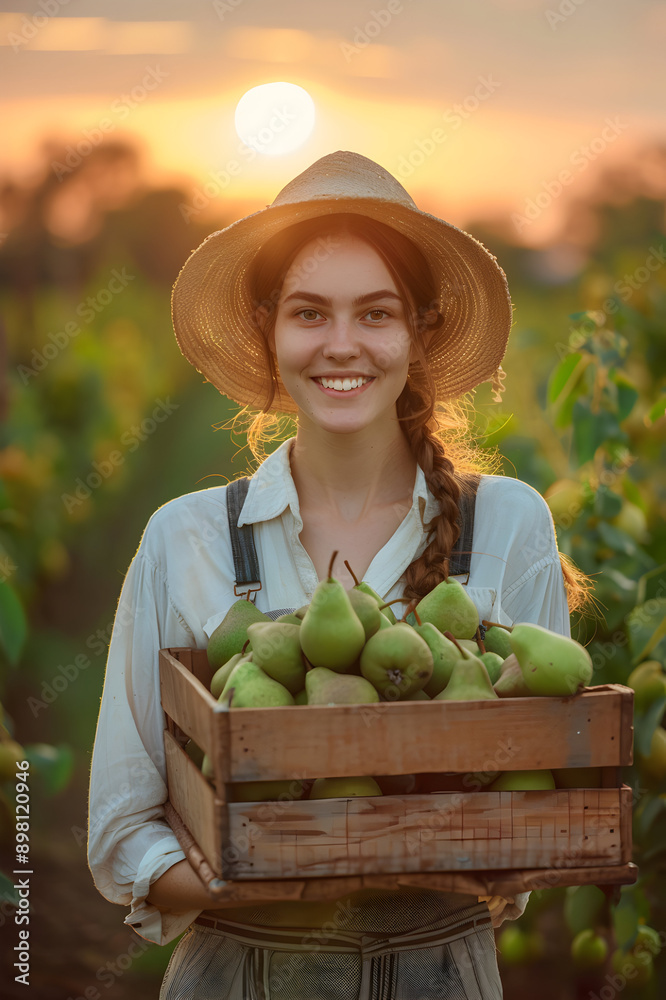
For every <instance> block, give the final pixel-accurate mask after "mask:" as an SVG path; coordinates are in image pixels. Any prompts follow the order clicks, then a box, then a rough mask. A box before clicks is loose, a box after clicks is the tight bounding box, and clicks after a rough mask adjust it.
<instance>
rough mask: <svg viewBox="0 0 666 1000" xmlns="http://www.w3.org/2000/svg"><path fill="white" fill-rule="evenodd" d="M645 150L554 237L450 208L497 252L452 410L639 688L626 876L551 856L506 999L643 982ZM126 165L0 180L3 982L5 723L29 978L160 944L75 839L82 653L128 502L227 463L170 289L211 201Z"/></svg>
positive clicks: (648, 937)
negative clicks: (553, 551) (462, 403)
mask: <svg viewBox="0 0 666 1000" xmlns="http://www.w3.org/2000/svg"><path fill="white" fill-rule="evenodd" d="M649 155H650V156H651V158H652V163H653V166H655V170H654V171H653V176H657V174H658V176H660V177H661V179H662V187H661V189H659V187H658V185H655V184H654V183H652V184H651V185H650V184H648V183H647V182H646V181H645V180H644V178H643V176H642V175H641V174H640V173H639V172H632V171H626V172H623V173H621V174H617V175H613V176H610V175H609V176H607V177H605V178H604V180H603V183H601V182H600V184H599V194H598V198H597V200H596V201H595V202H589V203H586V204H572V206H571V210H570V215H569V219H568V222H567V223H566V225H565V226H564V229H563V232H562V234H561V238H560V239H559V241H557V243H556V244H554V245H553V246H551V247H547V248H544V249H542V250H539V251H537V250H530V249H528V248H526V247H524V246H521V245H519V244H518V242H517V235H516V232H515V229H512V228H511V227H510V225H509V223H508V221H507V223H506V226H504V227H502V226H500V224H499V223H497V222H495V223H494V224H493V225H492V226H491V224H490V223H484V222H483V221H482V220H477V221H476V222H475V221H474V220H470V221H469V223H468V227H467V228H468V229H469V230H470V231H471V232H472V233H474V235H476V236H477V237H478V238H479V239H481V240H482V242H484V243H485V244H486V245H487V246H488V247H489V249H491V250H492V252H493V253H495V254H496V255H497V257H498V259H499V261H500V263H501V264H502V265H503V266H504V268H505V270H506V271H507V276H508V279H509V286H510V288H511V290H512V297H513V301H514V304H515V324H514V328H513V332H512V337H511V341H510V347H509V350H508V353H507V356H506V358H505V361H504V365H503V366H504V368H505V370H506V372H507V378H506V383H505V384H506V391H505V393H504V397H503V401H502V403H500V404H498V403H494V402H492V400H491V395H490V390H489V387H488V386H487V385H484V386H482V387H480V388H479V389H478V390H477V392H476V395H475V397H474V400H473V401H474V404H475V415H474V419H473V426H474V433H475V435H476V437H477V441H478V443H479V444H480V445H481V446H482V447H483V448H484V449H487V450H488V453H489V455H490V456H492V455H494V454H495V453H499V455H500V456H501V465H502V468H503V471H504V472H505V474H507V475H510V476H515V477H517V478H519V479H522V480H524V481H526V482H527V483H529V484H530V485H531V486H533V487H534V488H535V489H537V490H538V491H539V492H541V493H542V494H543V495H545V496H546V497H547V499H548V502H549V505H550V507H551V510H552V513H553V517H554V520H555V524H556V529H557V537H558V543H559V548H560V550H561V551H562V552H564V553H566V554H567V555H568V556H570V557H571V559H573V561H574V562H575V563H576V564H577V565H578V566H579V567H580V568H581V569H582V570H584V571H585V572H586V573H587V574H589V575H590V576H591V578H592V580H593V582H594V591H593V595H594V608H593V610H592V611H588V612H587V613H586V615H585V616H583V617H581V616H579V615H574V616H573V617H572V634H573V635H574V637H575V638H577V639H578V640H579V641H580V642H583V643H584V644H585V645H586V646H587V647H588V649H589V651H590V654H591V655H592V659H593V663H594V668H595V670H594V677H593V683H594V684H605V683H612V682H618V683H622V684H626V683H627V681H628V680H629V679H630V678H631V683H632V686H635V690H636V697H635V719H634V725H635V763H634V765H633V766H632V767H631V768H629V769H627V770H626V773H625V775H624V780H625V782H626V783H627V784H629V785H630V786H631V787H632V789H633V792H634V860H635V862H636V863H637V864H638V866H639V871H640V874H639V879H638V882H637V883H636V884H635V885H633V886H629V887H626V888H624V889H623V890H622V891H617V892H615V893H613V892H611V893H608V894H604V893H603V892H601V891H600V890H598V889H595V888H590V887H585V888H579V889H573V890H572V889H565V888H564V887H561V886H559V887H558V885H557V880H556V879H554V880H553V886H552V887H551V888H549V889H546V890H543V891H540V892H534V893H533V894H532V897H531V899H530V902H529V904H528V907H527V910H526V912H525V915H524V916H523V917H522V918H521V919H520V920H519V921H517V922H516V923H514V924H505V925H504V927H503V928H501V929H500V930H499V932H498V934H497V943H498V948H499V951H500V955H499V961H500V968H501V971H502V978H503V982H504V987H505V996H506V997H507V1000H521V998H523V997H526V996H531V995H533V994H534V993H535V992H536V990H537V988H538V992H539V995H540V996H541V997H543V998H544V1000H573V998H576V1000H577V998H581V1000H582V998H590V1000H592V998H593V997H597V998H598V997H602V998H609V997H611V996H612V997H616V996H618V995H620V994H623V995H625V996H627V997H632V998H633V997H636V998H639V1000H640V998H646V1000H647V998H655V1000H656V998H657V997H662V996H664V994H665V993H666V957H665V955H666V952H662V945H664V944H666V730H665V729H664V724H663V717H664V711H665V709H666V674H665V672H664V671H665V670H666V416H665V413H666V266H665V265H666V236H665V232H664V230H665V207H666V206H665V203H664V199H663V193H664V191H665V190H666V181H664V174H665V169H664V165H665V163H666V151H664V150H652V151H650V154H649ZM646 156H647V152H646ZM45 176H46V175H45ZM137 177H138V174H136V158H135V154H134V153H133V151H132V150H131V149H129V148H127V147H124V146H121V145H115V146H113V145H111V144H109V145H108V146H106V147H105V148H104V150H101V149H100V150H99V151H97V152H96V153H95V155H92V156H90V157H89V158H88V160H87V161H86V162H85V163H84V164H83V165H82V166H81V168H80V169H78V170H74V171H72V173H71V174H70V175H68V178H67V179H66V181H65V182H64V183H62V184H59V183H58V182H57V181H56V180H55V179H54V178H53V177H51V178H50V179H46V180H44V181H43V183H42V184H41V185H39V186H37V187H35V188H33V189H30V190H28V189H25V190H24V189H21V188H18V187H15V186H13V185H11V184H9V183H6V184H4V185H3V184H2V182H1V181H0V200H1V201H2V205H3V207H4V210H5V215H6V217H7V218H10V219H11V220H13V221H12V223H11V225H10V226H9V231H8V232H7V233H6V234H4V240H3V242H2V244H1V245H0V346H1V349H2V357H3V366H2V369H1V372H2V378H1V381H0V419H1V421H2V424H1V435H2V436H1V439H0V701H1V702H2V709H1V710H0V711H1V713H2V714H1V716H0V723H1V726H2V728H1V729H0V850H1V852H2V853H1V856H0V873H1V874H0V899H1V901H2V902H1V904H0V932H1V933H2V935H3V941H6V942H7V946H6V947H4V948H3V950H2V957H1V958H0V974H1V976H2V981H3V996H7V997H13V996H22V995H24V994H22V993H21V986H20V985H18V984H15V983H14V975H15V972H14V970H13V968H12V962H13V961H14V958H13V957H12V956H11V955H10V952H11V948H12V947H13V945H14V944H15V943H16V941H17V940H18V938H17V936H16V935H17V927H16V925H15V924H14V914H15V912H16V906H17V905H18V903H19V898H18V897H17V896H16V894H15V891H14V890H13V889H12V882H13V881H14V876H12V875H11V873H12V871H13V868H14V856H15V849H14V848H15V841H16V837H17V830H16V829H15V825H14V821H15V815H14V812H15V805H16V803H15V795H16V782H15V780H14V777H13V775H14V768H13V761H14V759H15V754H16V753H18V752H19V751H18V750H17V748H16V746H15V744H18V748H22V749H21V750H20V756H21V757H23V758H25V759H26V760H28V761H29V763H30V789H31V802H30V809H31V816H30V826H29V830H25V833H26V836H25V839H24V840H23V841H22V842H24V843H26V844H29V852H30V861H31V870H32V872H33V874H32V875H31V878H30V908H31V909H30V916H31V922H30V928H31V933H30V950H31V986H32V988H33V992H32V994H31V995H32V996H34V997H39V1000H61V998H62V1000H67V998H68V997H71V998H77V997H86V998H88V1000H97V998H100V997H103V998H109V1000H116V998H121V997H122V998H123V1000H134V998H136V1000H139V998H144V997H152V996H157V993H158V990H159V982H160V979H161V976H162V974H163V970H164V968H165V966H166V963H167V961H168V958H169V955H170V954H171V951H172V948H173V944H172V945H170V946H168V947H166V948H159V947H157V946H153V945H149V944H147V942H145V941H144V940H143V939H142V938H139V937H138V936H136V935H135V934H134V933H133V932H132V931H130V930H129V928H128V927H126V926H125V925H124V924H123V919H124V916H125V912H126V911H125V909H124V908H122V907H118V906H114V905H113V904H111V903H109V902H107V901H105V900H104V899H103V898H102V897H101V896H100V895H99V893H98V892H97V891H96V889H95V888H94V885H93V883H92V879H91V876H90V873H89V871H88V868H87V864H86V822H87V818H86V812H87V784H88V773H89V764H90V756H91V752H92V744H93V739H94V733H95V723H96V718H97V711H98V705H99V698H100V695H101V691H102V684H103V679H104V667H105V655H106V651H107V648H108V642H109V638H110V630H111V624H112V621H113V615H114V611H115V606H116V601H117V599H118V595H119V592H120V587H121V584H122V580H123V577H124V574H125V572H126V571H127V567H128V565H129V563H130V560H131V558H132V556H133V554H134V552H135V550H136V548H137V546H138V543H139V540H140V537H141V532H142V530H143V528H144V526H145V524H146V522H147V520H148V518H149V517H150V515H151V513H152V512H153V511H154V510H155V509H156V508H157V507H158V506H159V505H160V504H162V503H165V502H166V501H168V500H169V499H171V498H172V497H175V496H178V495H180V494H182V493H187V492H190V491H193V490H198V489H202V488H205V487H207V486H210V485H214V484H217V483H220V482H224V481H226V479H227V478H232V477H235V476H237V475H238V474H240V473H243V472H245V471H248V470H250V469H251V466H250V458H251V455H250V453H249V451H248V450H247V449H245V448H243V441H242V440H238V439H237V438H234V439H232V437H231V435H230V433H229V431H228V430H227V429H225V428H224V426H223V425H225V424H227V422H228V421H229V419H230V417H231V416H233V412H234V410H233V409H232V407H231V404H229V403H228V402H227V401H226V400H225V399H223V398H222V397H220V396H219V394H218V393H217V391H216V390H215V389H214V388H213V387H212V386H211V385H210V384H208V383H204V382H203V379H202V377H201V376H199V375H198V374H197V373H196V372H195V371H194V369H193V368H191V367H190V365H189V364H188V363H187V362H186V361H185V360H184V359H183V358H182V356H181V354H180V352H179V350H178V348H177V345H176V343H175V339H174V336H173V333H172V328H171V321H170V314H169V298H170V288H171V284H172V283H173V281H174V279H175V277H176V275H177V273H178V270H179V268H180V266H181V264H182V263H183V261H184V260H185V258H186V256H187V255H188V253H189V251H190V250H191V249H192V248H194V247H195V246H197V245H198V243H199V242H200V241H201V239H202V238H203V237H204V236H205V235H206V234H207V233H208V232H209V231H212V230H213V229H216V228H221V227H222V226H223V225H225V224H227V223H228V222H230V221H231V217H229V218H219V219H217V220H215V223H214V224H211V225H206V226H204V225H203V223H197V222H196V221H194V222H190V223H187V222H186V220H185V219H184V217H183V214H182V212H181V211H180V206H181V205H182V204H183V203H184V202H185V201H186V197H187V194H186V192H182V191H178V190H150V189H144V188H143V187H141V185H140V184H139V182H138V179H137ZM121 181H122V183H120V182H121ZM643 664H648V665H647V666H645V667H642V665H643ZM637 668H639V669H638V671H637ZM19 832H24V831H23V829H21V830H19ZM28 837H29V839H28ZM10 945H11V947H9V946H10ZM5 982H7V983H8V984H9V985H8V987H5V986H4V983H5ZM537 984H538V987H537ZM604 991H605V992H604Z"/></svg>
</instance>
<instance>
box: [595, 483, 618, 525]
mask: <svg viewBox="0 0 666 1000" xmlns="http://www.w3.org/2000/svg"><path fill="white" fill-rule="evenodd" d="M621 510H622V497H621V496H619V494H617V493H613V491H612V490H609V489H606V487H604V486H600V487H599V489H598V490H597V491H596V493H595V494H594V513H595V514H597V515H598V516H599V517H604V518H607V519H609V518H611V517H617V515H618V514H619V513H620V511H621Z"/></svg>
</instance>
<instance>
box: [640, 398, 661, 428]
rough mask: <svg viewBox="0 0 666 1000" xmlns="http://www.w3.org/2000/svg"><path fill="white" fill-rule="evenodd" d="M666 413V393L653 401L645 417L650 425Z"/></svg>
mask: <svg viewBox="0 0 666 1000" xmlns="http://www.w3.org/2000/svg"><path fill="white" fill-rule="evenodd" d="M665 413H666V394H664V395H663V396H661V397H660V398H659V399H658V400H657V402H656V403H653V404H652V406H651V407H650V409H649V410H648V412H647V413H646V414H645V417H644V418H643V419H644V421H645V423H646V424H647V426H648V427H650V426H651V425H652V424H654V423H656V422H657V420H660V419H661V418H662V417H663V416H664V414H665Z"/></svg>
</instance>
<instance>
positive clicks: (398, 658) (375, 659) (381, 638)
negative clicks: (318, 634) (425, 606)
mask: <svg viewBox="0 0 666 1000" xmlns="http://www.w3.org/2000/svg"><path fill="white" fill-rule="evenodd" d="M432 669H433V660H432V653H431V652H430V649H429V647H428V643H427V642H426V641H425V639H422V638H421V636H420V635H418V634H417V633H416V632H415V631H414V629H413V628H412V626H411V625H407V623H406V622H398V623H397V625H391V627H390V628H387V629H380V631H379V632H375V634H374V635H373V636H372V637H371V638H370V639H368V641H367V642H366V644H365V646H364V647H363V652H362V653H361V674H362V675H363V676H364V677H365V679H366V680H368V681H370V683H371V684H372V685H374V687H375V688H377V690H378V691H379V693H380V694H382V695H383V696H384V697H385V698H386V699H388V700H391V701H395V700H399V699H401V698H406V697H407V696H408V695H410V694H413V693H414V692H415V691H419V690H420V689H421V688H423V687H425V685H426V684H427V683H428V681H429V680H430V678H431V677H432Z"/></svg>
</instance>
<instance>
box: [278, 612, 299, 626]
mask: <svg viewBox="0 0 666 1000" xmlns="http://www.w3.org/2000/svg"><path fill="white" fill-rule="evenodd" d="M275 621H276V622H286V623H287V625H300V624H301V622H302V621H303V619H302V618H299V617H298V615H297V614H294V613H293V612H289V613H288V614H286V615H278V617H277V618H276V619H275Z"/></svg>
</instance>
